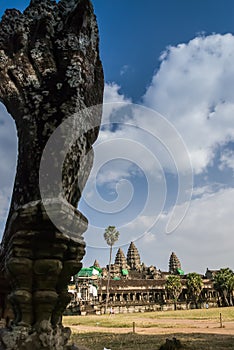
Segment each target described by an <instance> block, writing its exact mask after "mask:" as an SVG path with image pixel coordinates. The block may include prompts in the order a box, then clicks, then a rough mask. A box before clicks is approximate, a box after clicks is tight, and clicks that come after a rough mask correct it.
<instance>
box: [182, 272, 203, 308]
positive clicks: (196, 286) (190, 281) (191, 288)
mask: <svg viewBox="0 0 234 350" xmlns="http://www.w3.org/2000/svg"><path fill="white" fill-rule="evenodd" d="M186 285H187V289H188V294H189V295H190V297H191V298H192V299H193V300H194V301H195V303H196V304H197V302H198V300H199V297H200V294H201V291H202V287H203V281H202V278H201V276H200V275H199V274H198V273H196V272H191V273H189V274H188V275H187V278H186Z"/></svg>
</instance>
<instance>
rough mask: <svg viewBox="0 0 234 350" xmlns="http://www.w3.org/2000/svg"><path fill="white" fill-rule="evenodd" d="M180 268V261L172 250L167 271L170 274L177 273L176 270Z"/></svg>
mask: <svg viewBox="0 0 234 350" xmlns="http://www.w3.org/2000/svg"><path fill="white" fill-rule="evenodd" d="M178 269H181V263H180V260H179V259H178V257H177V256H176V254H175V253H174V252H172V253H171V256H170V259H169V272H170V273H172V274H175V273H178V272H177V270H178Z"/></svg>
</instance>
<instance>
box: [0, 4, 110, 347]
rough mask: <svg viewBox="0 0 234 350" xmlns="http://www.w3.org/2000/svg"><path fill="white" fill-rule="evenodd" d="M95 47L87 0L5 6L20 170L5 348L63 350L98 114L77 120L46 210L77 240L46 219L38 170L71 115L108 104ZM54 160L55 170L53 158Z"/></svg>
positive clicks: (5, 258)
mask: <svg viewBox="0 0 234 350" xmlns="http://www.w3.org/2000/svg"><path fill="white" fill-rule="evenodd" d="M98 44H99V38H98V29H97V24H96V18H95V15H94V13H93V7H92V4H91V3H90V1H89V0H61V1H60V2H59V3H56V2H55V1H52V0H31V3H30V5H29V7H28V8H27V9H26V10H25V11H24V12H23V13H21V12H20V11H18V10H15V9H13V10H7V11H6V12H5V15H4V16H3V18H2V21H1V23H0V101H1V102H2V103H4V105H5V106H6V108H7V110H8V112H9V113H10V114H11V116H12V117H13V118H14V120H15V123H16V127H17V132H18V164H17V172H16V178H15V184H14V189H13V195H12V202H11V207H10V212H9V216H8V219H7V224H6V229H5V232H4V236H3V240H2V244H1V254H0V258H1V274H2V277H1V278H2V279H3V278H5V280H7V281H8V282H9V284H10V287H9V289H8V293H7V292H6V294H5V298H7V300H9V301H10V303H11V305H12V309H13V312H14V320H13V325H12V327H11V330H9V331H6V330H3V331H2V332H1V342H2V345H1V346H2V349H9V350H10V349H15V348H17V349H22V350H23V349H32V348H35V349H61V350H62V349H65V348H66V344H67V341H68V339H69V335H70V333H69V330H67V329H63V327H62V323H61V317H62V313H63V311H64V309H65V308H66V305H67V303H68V302H69V300H70V296H69V294H68V292H67V284H68V282H69V280H70V276H71V275H74V274H76V273H77V272H78V271H79V269H80V268H81V260H82V258H83V255H84V248H85V244H84V240H83V238H82V233H83V232H84V231H85V230H86V228H87V220H86V219H85V218H84V217H83V215H82V214H81V213H80V212H78V211H77V209H76V207H77V204H78V202H79V199H80V197H81V192H82V188H83V186H84V184H85V182H86V180H87V177H88V175H89V172H90V168H91V165H92V144H93V143H94V141H95V139H96V138H97V135H98V129H99V125H100V119H101V108H97V109H96V110H95V113H94V115H92V116H91V117H89V118H85V115H84V117H83V119H82V120H79V121H78V122H77V123H78V124H79V123H80V124H82V125H85V127H86V129H87V130H88V132H87V133H85V134H82V135H81V136H80V138H79V139H78V140H76V142H75V144H74V145H73V146H72V148H71V149H70V153H69V154H67V155H66V158H65V162H64V166H63V172H62V175H61V176H62V194H63V197H64V201H63V202H60V200H59V199H58V198H53V193H52V192H51V193H50V191H48V200H49V201H50V200H51V201H52V202H51V203H52V205H51V206H50V207H49V208H50V210H51V211H52V212H53V213H56V215H57V216H59V217H61V219H62V220H64V221H66V226H67V227H69V225H70V227H71V228H70V231H71V235H66V234H64V233H63V232H61V231H60V230H59V229H58V228H57V227H56V226H55V225H54V224H53V223H52V222H51V220H50V215H48V214H49V213H48V210H46V208H45V206H44V203H43V201H42V198H41V193H40V186H39V169H40V162H41V158H42V154H43V150H44V148H45V146H46V144H47V142H48V140H49V138H50V136H51V135H52V134H53V132H54V130H56V128H57V127H58V126H59V125H60V124H61V123H62V122H64V120H66V118H68V117H70V116H71V115H73V114H74V113H76V112H79V111H80V110H82V109H84V108H87V107H90V106H94V105H100V104H101V103H102V99H103V85H104V83H103V70H102V65H101V61H100V58H99V50H98ZM76 126H77V125H76ZM78 128H79V125H78ZM70 134H72V130H70ZM87 154H89V156H88V157H87ZM51 159H52V163H53V162H54V164H52V167H56V160H53V154H51ZM50 180H51V179H50ZM71 211H72V213H73V215H70V214H71ZM74 217H75V218H76V219H77V220H78V221H79V222H80V225H79V227H78V228H77V227H74V225H73V223H74ZM6 285H7V284H6ZM1 297H2V298H4V296H1ZM1 303H2V304H4V305H6V302H5V303H4V302H1Z"/></svg>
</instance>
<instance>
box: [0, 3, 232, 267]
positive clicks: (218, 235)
mask: <svg viewBox="0 0 234 350" xmlns="http://www.w3.org/2000/svg"><path fill="white" fill-rule="evenodd" d="M27 4H28V1H10V0H8V1H4V0H3V1H1V4H0V14H1V15H2V13H3V12H4V10H5V9H6V8H12V7H16V8H18V9H20V10H23V9H24V8H25V7H26V6H27ZM93 4H94V8H95V13H96V15H97V19H98V23H99V30H100V52H101V58H102V62H103V67H104V73H105V81H106V87H105V102H108V103H110V105H109V107H108V108H106V113H105V115H104V117H103V123H106V124H105V127H103V128H102V131H101V132H100V136H99V139H98V141H97V143H96V145H95V155H96V163H95V164H94V170H93V173H92V174H91V176H90V180H89V183H88V184H87V186H86V189H85V191H84V196H83V200H82V202H81V203H80V206H79V209H80V210H81V211H82V212H83V213H84V214H85V215H86V216H87V217H88V219H89V222H90V227H89V229H88V231H87V233H86V234H85V238H86V241H87V254H86V257H85V259H84V263H85V264H86V265H90V264H91V263H92V262H93V260H94V259H95V258H97V259H98V260H99V261H100V263H101V264H102V265H104V264H106V262H107V260H108V251H107V249H106V248H105V242H104V240H103V231H104V228H105V227H106V226H108V225H116V226H117V227H118V229H119V231H120V241H119V245H122V246H123V250H124V251H126V249H127V246H128V244H129V242H130V241H131V240H136V245H137V246H138V249H139V252H140V254H141V257H142V260H143V261H144V262H145V263H146V264H149V265H151V264H153V265H156V266H157V267H158V268H160V269H161V270H167V267H168V259H169V255H170V253H171V251H175V252H176V254H177V255H178V257H179V258H180V260H181V263H182V266H183V268H184V269H185V271H186V272H189V271H194V270H196V271H199V272H204V271H205V269H206V267H209V268H214V269H215V268H219V267H225V266H229V267H231V268H234V261H233V244H234V238H233V225H234V216H233V209H232V208H233V196H234V189H233V187H234V181H233V179H234V177H233V175H234V119H233V114H234V94H233V91H234V3H233V1H232V0H229V1H228V0H224V1H215V2H214V1H211V0H206V1H203V0H196V1H195V0H191V1H187V0H167V1H165V0H157V1H155V0H146V1H144V2H143V0H125V1H124V0H111V1H107V0H93ZM116 103H122V104H124V105H125V104H127V105H128V106H131V113H130V112H129V111H128V112H126V113H125V112H124V109H122V108H123V105H122V104H120V105H117V104H116ZM135 103H137V104H140V105H141V107H135V106H134V105H132V104H135ZM148 108H150V109H148ZM154 111H155V112H154ZM157 112H159V113H160V115H159V114H158V113H157ZM113 121H114V122H115V123H119V124H115V127H113V124H111V122H113ZM129 124H130V125H129ZM173 128H174V129H173ZM158 130H160V133H159V134H158ZM14 133H15V131H14V126H13V123H12V122H11V120H10V118H9V117H8V116H7V115H6V112H5V110H4V108H3V106H0V155H1V159H2V162H1V165H0V223H1V229H2V230H3V225H4V218H5V216H6V212H7V206H8V202H9V200H8V198H9V196H10V191H11V187H12V181H13V177H14V167H15V158H16V147H17V146H16V137H15V135H14ZM178 135H180V136H181V140H182V141H183V143H184V144H185V147H184V148H183V145H182V143H181V141H180V140H179V136H178ZM159 138H161V141H162V142H161V144H160V142H159ZM6 150H7V153H6ZM117 151H118V152H117ZM153 158H155V159H156V160H155V163H154V159H153ZM188 159H191V164H192V165H191V168H190V163H189V161H188ZM192 175H193V181H194V183H193V194H192V199H191V200H190V194H191V183H190V180H191V176H192ZM95 186H96V187H95ZM183 186H184V187H183ZM178 193H180V194H181V196H180V197H179V200H178V201H177V200H176V197H177V195H178ZM188 204H189V205H190V207H189V209H188V211H186V210H187V207H188ZM173 209H175V213H176V215H177V216H178V219H177V220H178V221H179V218H180V216H181V217H184V219H183V221H182V223H181V224H180V225H178V227H177V228H176V229H175V230H174V231H173V233H171V234H166V233H165V231H166V227H167V224H168V222H170V218H171V215H172V213H173Z"/></svg>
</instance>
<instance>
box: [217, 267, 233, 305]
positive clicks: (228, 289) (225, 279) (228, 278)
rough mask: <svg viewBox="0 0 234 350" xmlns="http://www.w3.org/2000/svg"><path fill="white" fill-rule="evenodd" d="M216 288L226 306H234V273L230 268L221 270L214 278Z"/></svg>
mask: <svg viewBox="0 0 234 350" xmlns="http://www.w3.org/2000/svg"><path fill="white" fill-rule="evenodd" d="M214 288H215V289H216V290H217V291H218V292H219V293H220V295H221V298H222V303H223V305H224V306H230V305H232V295H233V290H234V273H233V271H232V270H231V269H230V268H228V267H227V268H223V269H220V270H219V271H218V272H217V273H216V275H215V277H214ZM228 296H229V298H228ZM228 299H229V300H228Z"/></svg>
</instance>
